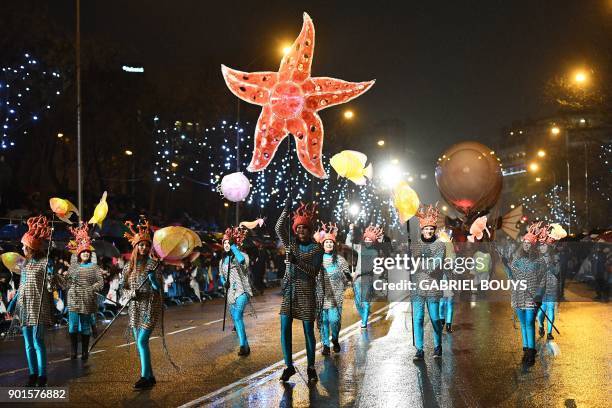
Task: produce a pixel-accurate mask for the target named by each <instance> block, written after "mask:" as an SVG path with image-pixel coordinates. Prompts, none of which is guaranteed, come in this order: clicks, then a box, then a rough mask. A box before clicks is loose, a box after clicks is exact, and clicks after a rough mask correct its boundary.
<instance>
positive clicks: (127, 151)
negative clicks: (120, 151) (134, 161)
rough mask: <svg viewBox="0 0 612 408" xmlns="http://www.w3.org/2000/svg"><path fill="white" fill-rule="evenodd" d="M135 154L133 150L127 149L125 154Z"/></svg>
mask: <svg viewBox="0 0 612 408" xmlns="http://www.w3.org/2000/svg"><path fill="white" fill-rule="evenodd" d="M133 154H134V152H132V151H131V150H126V151H125V155H126V156H131V155H133Z"/></svg>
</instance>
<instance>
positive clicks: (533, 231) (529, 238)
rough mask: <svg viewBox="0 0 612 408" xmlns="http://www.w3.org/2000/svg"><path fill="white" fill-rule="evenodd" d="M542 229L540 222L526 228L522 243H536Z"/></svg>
mask: <svg viewBox="0 0 612 408" xmlns="http://www.w3.org/2000/svg"><path fill="white" fill-rule="evenodd" d="M542 229H543V228H542V221H540V222H534V223H533V224H531V225H530V226H529V227H527V233H526V234H525V235H524V236H523V241H526V242H530V243H532V244H535V243H537V242H538V241H539V239H540V234H541V233H542Z"/></svg>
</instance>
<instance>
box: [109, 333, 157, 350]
mask: <svg viewBox="0 0 612 408" xmlns="http://www.w3.org/2000/svg"><path fill="white" fill-rule="evenodd" d="M155 339H159V336H153V337H151V338H149V341H151V340H155ZM132 344H136V342H135V341H130V342H129V343H125V344H120V345H118V346H115V347H116V348H121V347H128V346H131V345H132Z"/></svg>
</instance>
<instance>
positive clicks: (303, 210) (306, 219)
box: [291, 203, 317, 232]
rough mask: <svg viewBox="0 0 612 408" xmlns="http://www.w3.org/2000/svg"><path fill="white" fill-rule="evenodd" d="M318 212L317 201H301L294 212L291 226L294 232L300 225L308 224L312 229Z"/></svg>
mask: <svg viewBox="0 0 612 408" xmlns="http://www.w3.org/2000/svg"><path fill="white" fill-rule="evenodd" d="M316 212H317V204H316V203H309V204H304V203H300V206H299V207H298V209H297V210H295V212H294V213H293V225H292V226H291V228H292V229H293V232H295V230H296V228H297V226H298V225H306V226H308V228H310V230H311V231H312V224H313V223H314V219H315V216H316Z"/></svg>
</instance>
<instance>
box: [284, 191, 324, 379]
mask: <svg viewBox="0 0 612 408" xmlns="http://www.w3.org/2000/svg"><path fill="white" fill-rule="evenodd" d="M315 214H316V205H315V204H312V205H309V204H304V203H301V204H300V207H299V208H298V209H297V210H296V211H295V213H294V215H293V223H292V225H291V229H292V231H293V234H291V235H290V234H289V222H290V219H289V206H286V207H285V209H284V210H283V212H282V213H281V216H280V218H279V219H278V222H277V223H276V227H275V230H276V234H277V235H278V237H279V239H280V240H281V242H282V244H283V245H284V247H285V250H286V251H287V253H288V259H286V260H285V263H286V265H287V267H286V272H285V275H284V276H283V281H282V284H281V288H282V293H283V301H282V304H281V310H280V315H281V346H282V348H283V356H284V358H285V364H286V365H287V368H285V370H284V371H283V374H282V375H281V381H283V382H286V381H288V380H289V378H290V377H291V376H292V375H294V374H295V373H296V371H295V367H294V366H293V353H292V344H291V338H292V332H291V326H292V323H293V319H298V320H301V321H302V326H303V328H304V337H305V338H306V356H307V359H308V368H307V370H306V371H307V374H308V382H309V383H315V382H316V381H318V377H317V372H316V370H315V367H314V364H315V346H316V339H315V334H314V323H315V318H316V300H315V287H316V277H317V275H318V273H319V271H320V270H321V262H322V250H321V247H320V246H319V245H317V244H316V243H315V242H313V239H312V231H313V228H312V225H313V222H314V218H315Z"/></svg>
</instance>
